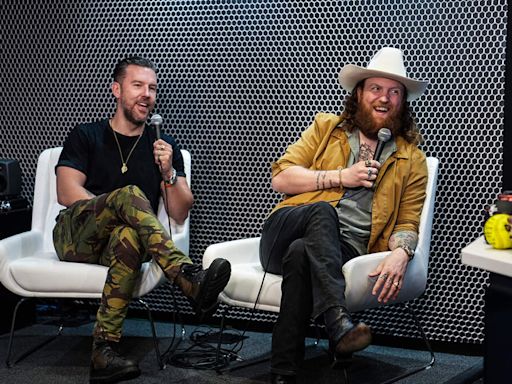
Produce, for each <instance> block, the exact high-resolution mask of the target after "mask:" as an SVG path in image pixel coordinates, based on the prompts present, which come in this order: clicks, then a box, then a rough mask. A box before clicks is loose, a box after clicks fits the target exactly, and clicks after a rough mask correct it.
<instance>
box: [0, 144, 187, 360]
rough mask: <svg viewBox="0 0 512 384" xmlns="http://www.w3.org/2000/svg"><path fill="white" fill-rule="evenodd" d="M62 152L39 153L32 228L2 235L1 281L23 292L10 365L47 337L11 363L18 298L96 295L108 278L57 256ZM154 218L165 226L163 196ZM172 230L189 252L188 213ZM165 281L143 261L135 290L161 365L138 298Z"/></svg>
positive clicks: (151, 264)
mask: <svg viewBox="0 0 512 384" xmlns="http://www.w3.org/2000/svg"><path fill="white" fill-rule="evenodd" d="M61 151H62V147H57V148H50V149H46V150H45V151H43V152H42V153H41V155H40V156H39V160H38V163H37V171H36V181H35V189H34V205H33V210H32V226H31V230H30V231H28V232H23V233H20V234H17V235H14V236H11V237H8V238H6V239H3V240H0V282H1V283H2V284H3V285H4V286H5V287H6V288H7V289H8V290H10V291H11V292H13V293H14V294H16V295H19V296H21V297H22V299H21V300H20V301H19V302H18V304H17V305H16V307H15V309H14V313H13V318H12V324H11V333H10V338H9V351H8V353H7V359H6V363H7V366H9V367H10V366H12V365H14V364H15V363H16V362H18V361H20V360H21V359H23V358H24V357H26V356H27V355H28V354H30V353H32V352H33V351H34V350H36V349H38V348H40V347H41V346H42V345H44V344H46V342H45V343H43V344H42V345H38V346H37V347H35V348H33V349H32V350H31V351H29V352H27V353H25V354H23V355H22V356H21V357H20V358H19V359H18V360H17V361H15V362H14V363H12V362H11V360H10V359H11V349H12V342H13V336H14V327H15V321H16V313H17V311H18V308H19V306H20V304H21V303H22V302H24V301H25V300H27V299H28V298H71V299H73V298H74V299H100V298H101V295H102V291H103V286H104V284H105V279H106V277H107V271H108V267H105V266H102V265H97V264H86V263H73V262H65V261H60V260H59V258H58V257H57V254H56V252H55V248H54V246H53V240H52V232H53V227H54V226H55V218H56V217H57V215H58V213H59V211H60V210H61V209H63V208H64V207H63V206H61V205H60V204H59V203H58V202H57V186H56V176H55V165H56V164H57V161H58V159H59V156H60V153H61ZM181 153H182V155H183V159H184V163H185V173H186V178H187V182H188V184H189V185H190V174H191V158H190V153H189V152H188V151H185V150H182V151H181ZM158 218H159V220H160V221H161V222H162V223H163V225H164V226H165V227H166V229H167V230H169V222H168V219H167V214H166V212H165V208H164V206H163V201H162V199H160V206H159V210H158ZM171 229H172V238H173V241H174V242H175V244H176V246H177V247H178V248H179V249H181V250H182V251H183V252H184V253H185V254H188V252H189V229H190V220H189V218H187V220H186V221H185V222H184V224H183V225H176V223H174V222H171ZM164 281H165V277H164V274H163V272H162V270H161V269H160V268H159V267H158V266H157V265H156V263H154V262H153V261H149V262H146V263H143V265H142V269H141V274H140V278H139V281H138V283H137V286H136V289H135V293H134V297H136V298H139V302H140V303H141V304H143V305H144V306H145V308H146V310H147V312H148V316H149V320H150V322H151V327H152V332H153V339H154V342H155V350H156V353H157V359H158V363H159V365H160V367H161V368H163V366H164V365H163V362H162V359H161V355H160V352H159V350H158V342H157V339H156V333H155V328H154V324H153V320H152V318H151V312H150V311H149V307H148V306H147V304H146V303H145V302H144V301H142V300H141V299H140V297H141V296H143V295H145V294H147V293H148V292H150V291H152V290H153V289H154V288H156V287H157V286H158V285H160V284H161V283H162V282H164ZM59 333H60V330H59ZM48 341H50V340H48ZM48 341H47V342H48Z"/></svg>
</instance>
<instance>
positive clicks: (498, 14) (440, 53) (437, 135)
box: [0, 0, 507, 343]
mask: <svg viewBox="0 0 512 384" xmlns="http://www.w3.org/2000/svg"><path fill="white" fill-rule="evenodd" d="M2 4H3V5H2V7H1V9H0V13H1V15H0V16H1V18H2V26H1V27H0V28H1V33H2V36H1V37H2V55H1V56H0V65H1V66H2V71H1V72H0V82H1V84H2V86H1V89H0V92H1V96H0V98H1V101H0V103H1V104H0V105H1V108H0V145H1V153H2V156H3V157H11V158H16V159H19V160H20V162H21V166H22V170H23V174H24V178H23V181H24V185H23V194H24V195H25V196H26V197H28V198H30V199H31V198H32V193H33V187H34V185H33V184H34V175H35V167H36V160H37V156H38V154H39V153H40V152H41V151H42V150H43V149H45V148H48V147H52V146H57V145H61V144H62V142H63V140H64V138H65V136H66V134H67V132H68V131H69V130H70V129H71V128H72V127H73V126H74V124H76V123H78V122H83V121H89V120H93V119H98V118H103V117H106V116H109V115H110V114H111V113H112V112H113V109H114V102H113V97H112V96H111V93H110V82H111V71H112V69H113V66H114V64H115V63H116V62H117V61H118V60H119V59H120V58H121V57H123V56H125V55H127V54H135V53H137V54H141V55H145V56H147V57H149V58H151V59H153V60H154V61H155V63H156V64H157V66H158V67H159V96H158V105H157V112H158V113H159V114H161V115H162V116H163V117H164V120H165V124H164V128H165V130H166V131H167V132H169V133H172V134H173V135H175V136H176V137H177V138H178V139H179V141H180V143H181V144H182V146H183V147H184V148H186V149H188V150H190V151H191V153H192V157H193V169H192V171H193V177H192V184H193V191H194V193H195V196H196V200H197V203H196V205H195V206H194V209H193V211H192V221H191V222H192V238H191V256H192V257H193V258H194V259H195V260H199V259H200V257H201V255H202V253H203V252H204V250H205V249H206V247H207V246H208V245H210V244H212V243H216V242H220V241H225V240H231V239H238V238H243V237H249V236H256V235H259V233H260V230H261V226H262V223H263V221H264V218H265V216H266V215H267V214H268V213H269V210H270V208H271V207H272V206H273V205H274V204H275V203H276V202H277V201H278V200H279V196H278V195H277V194H276V193H274V192H273V191H272V190H271V187H270V163H271V162H272V161H273V160H275V159H276V158H278V157H279V155H280V154H281V153H283V151H284V149H285V148H286V146H287V145H289V144H290V143H292V142H293V141H295V140H296V139H297V138H298V136H299V134H300V132H301V131H302V130H303V129H304V128H305V127H306V126H307V125H308V124H309V123H310V121H311V120H312V118H313V116H314V114H315V112H317V111H331V112H337V111H339V110H340V109H341V103H342V100H343V97H344V96H345V93H344V91H343V90H342V89H341V87H340V86H338V84H337V80H336V78H337V73H338V71H339V69H340V68H341V67H342V66H343V65H344V64H346V63H355V64H361V65H366V63H367V62H368V60H369V59H370V56H371V55H372V54H373V53H374V52H376V51H377V50H378V49H379V48H381V47H382V46H384V45H393V46H398V47H400V48H401V49H403V51H404V52H405V55H406V59H407V65H408V66H409V68H410V72H411V73H410V74H411V75H412V76H413V77H416V78H424V79H429V80H430V82H431V83H430V86H429V88H428V90H427V92H426V94H425V95H424V97H422V98H421V99H419V100H418V101H416V102H414V103H413V109H414V111H416V114H417V117H418V119H419V122H420V128H421V132H422V133H423V135H424V137H425V143H424V144H423V149H424V150H425V152H426V153H427V155H429V156H436V157H438V158H439V160H440V174H439V185H438V198H437V206H436V211H435V221H434V231H433V237H432V239H433V242H432V248H431V250H432V252H431V263H430V278H429V284H428V288H427V291H426V293H425V295H424V296H423V297H422V298H421V299H419V300H417V302H416V303H415V304H414V306H415V307H416V308H417V309H418V310H419V313H420V316H421V319H422V320H423V321H424V322H425V323H426V324H427V332H428V335H429V336H430V337H431V338H433V339H435V340H439V341H457V342H469V343H480V342H481V341H482V339H483V333H482V316H483V312H482V307H483V300H482V294H483V292H484V288H485V286H486V285H487V283H488V281H487V280H488V278H487V274H486V273H485V272H481V271H478V270H475V269H472V268H468V267H465V266H463V265H461V263H460V249H461V248H462V247H463V246H464V245H465V244H467V243H469V242H470V241H472V240H473V239H475V238H476V237H477V236H479V235H480V234H481V227H482V210H483V206H484V205H485V204H488V203H490V202H492V201H493V200H494V199H495V197H496V195H497V193H499V191H500V190H501V178H502V174H501V162H502V155H503V153H502V144H503V115H504V107H503V100H504V74H505V47H506V25H507V24H506V22H507V4H506V1H505V0H494V1H442V0H429V1H406V0H394V1H393V0H385V1H384V0H382V1H371V2H369V1H368V2H367V1H365V2H359V1H289V0H269V1H263V0H261V1H242V0H240V1H227V0H225V1H221V0H211V1H199V0H197V1H195V0H189V1H181V0H180V1H165V2H164V1H151V0H150V1H131V2H124V1H115V0H114V1H102V0H101V1H77V0H74V1H71V2H61V1H26V0H16V1H13V0H7V1H4V2H3V3H2ZM151 303H152V304H153V305H154V306H156V307H158V308H159V309H160V310H162V311H171V310H172V305H171V300H170V299H169V288H168V287H164V288H162V289H160V290H158V291H157V292H155V293H154V294H152V295H151ZM180 305H181V306H182V307H183V308H184V309H187V308H188V307H187V306H186V304H185V301H184V300H181V301H180ZM233 316H235V317H239V318H246V317H247V316H248V315H247V312H246V311H235V312H234V313H233ZM364 317H366V318H367V321H369V322H370V323H371V324H372V325H373V326H374V328H375V329H376V330H377V331H378V332H382V333H385V334H400V335H403V336H410V337H415V336H416V335H414V334H411V333H410V332H412V331H410V328H411V327H410V326H409V325H410V324H409V323H410V319H408V317H407V316H405V315H404V314H403V313H402V312H401V311H400V310H397V309H393V308H389V309H387V310H374V311H371V312H369V313H366V314H365V315H364ZM256 318H257V320H260V321H266V320H273V319H274V318H275V315H272V314H264V313H261V314H258V316H257V317H256ZM404 325H405V327H404Z"/></svg>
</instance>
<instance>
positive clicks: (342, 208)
mask: <svg viewBox="0 0 512 384" xmlns="http://www.w3.org/2000/svg"><path fill="white" fill-rule="evenodd" d="M339 81H340V83H341V85H342V86H343V88H344V89H345V90H347V91H349V92H350V93H351V94H350V95H349V96H348V97H347V99H346V101H345V108H344V111H343V113H342V114H341V115H340V116H338V115H335V114H328V113H319V114H317V115H316V117H315V120H314V122H313V124H312V125H311V126H310V127H309V128H308V129H307V130H305V131H304V132H303V133H302V135H301V138H300V139H299V140H298V141H297V142H295V143H294V144H292V145H290V146H289V147H288V149H287V150H286V153H285V154H284V155H283V156H282V157H281V158H280V159H279V160H278V161H277V162H275V163H274V164H273V165H272V187H273V188H274V190H276V191H278V192H281V193H283V194H284V200H283V201H282V202H280V203H279V204H278V205H277V206H276V207H275V208H274V209H273V211H272V212H271V214H270V216H269V217H268V219H267V220H266V222H265V225H264V228H263V232H262V239H261V243H260V247H261V248H260V261H261V264H262V266H263V268H264V269H265V270H266V271H268V272H270V273H275V274H282V275H283V283H282V299H281V307H280V313H279V318H278V321H277V323H276V325H275V327H274V330H273V337H272V359H271V372H272V382H273V383H294V382H295V380H296V379H295V377H296V374H297V371H298V368H299V365H300V363H301V361H302V360H303V357H304V340H305V333H306V329H307V326H308V324H309V322H310V319H311V318H313V319H319V320H323V322H324V323H325V326H326V331H327V334H328V336H329V344H330V348H331V350H332V352H333V354H334V355H337V356H339V355H342V356H347V355H350V354H351V353H352V352H355V351H358V350H361V349H364V348H366V347H367V346H368V345H369V344H370V343H371V332H370V328H369V327H368V326H367V325H365V324H364V323H355V322H354V321H353V319H352V317H351V314H350V313H349V312H348V310H347V309H346V306H345V299H344V290H345V280H344V277H343V274H342V273H341V270H342V266H343V264H344V263H345V262H347V261H348V260H350V259H352V258H354V257H357V256H360V255H364V254H367V253H373V252H380V251H388V250H391V251H392V252H391V253H390V255H389V256H387V257H386V258H385V259H384V260H383V261H382V263H381V264H380V265H379V266H378V267H377V268H376V269H375V270H374V271H372V272H371V273H370V275H369V276H361V279H368V278H372V279H374V280H375V285H374V287H373V292H372V293H373V294H374V295H376V296H377V297H378V300H379V301H380V302H384V303H386V302H388V301H389V300H394V299H395V298H396V297H397V295H398V293H399V291H400V287H401V286H402V284H403V278H404V275H405V271H406V269H407V264H408V262H409V261H410V260H411V259H412V257H413V256H414V249H415V247H416V243H417V238H418V227H419V220H420V214H421V209H422V206H423V201H424V199H425V188H426V184H427V166H426V158H425V154H424V153H423V152H422V151H421V150H420V149H418V147H417V145H418V143H419V141H420V134H419V132H418V130H417V128H416V124H415V121H414V118H413V117H412V114H411V111H410V109H409V105H408V102H409V101H411V100H414V99H416V98H418V97H420V96H421V95H422V94H423V92H424V91H425V89H426V87H427V82H423V81H417V80H413V79H411V78H409V77H407V74H406V70H405V66H404V61H403V54H402V51H400V50H399V49H396V48H391V47H384V48H382V49H381V50H380V51H379V52H377V54H376V55H375V56H374V57H373V58H372V59H371V60H370V63H369V64H368V66H367V67H366V68H364V67H359V66H356V65H352V64H350V65H346V66H345V67H343V68H342V70H341V72H340V74H339ZM382 128H388V129H389V130H390V131H391V133H392V137H391V139H389V140H388V141H387V142H385V144H384V145H383V147H382V151H380V150H379V152H380V154H378V158H376V156H375V154H376V147H377V144H378V143H379V139H378V132H379V130H381V129H382ZM380 146H382V143H381V145H380Z"/></svg>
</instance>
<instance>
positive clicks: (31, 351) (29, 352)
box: [5, 297, 64, 368]
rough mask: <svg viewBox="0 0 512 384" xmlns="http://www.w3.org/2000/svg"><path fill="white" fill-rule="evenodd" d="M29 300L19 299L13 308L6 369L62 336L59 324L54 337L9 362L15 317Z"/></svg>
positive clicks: (25, 298)
mask: <svg viewBox="0 0 512 384" xmlns="http://www.w3.org/2000/svg"><path fill="white" fill-rule="evenodd" d="M30 299H31V298H30V297H24V298H22V299H20V300H19V301H18V302H17V303H16V307H14V312H13V314H12V321H11V332H10V334H9V346H8V347H7V357H6V359H5V364H6V365H7V368H12V367H14V365H16V364H17V363H19V362H20V361H22V360H23V359H25V358H26V357H27V356H29V355H31V354H32V353H34V352H35V351H37V350H38V349H40V348H42V347H44V346H45V345H46V344H48V343H50V342H51V341H53V340H55V339H56V338H57V337H58V336H60V335H61V334H62V329H63V328H64V326H63V324H61V325H60V326H59V329H58V331H57V334H56V335H54V336H51V337H49V338H47V339H45V340H44V341H42V342H41V343H39V344H37V345H36V346H34V347H32V348H30V349H29V350H27V351H26V352H23V353H22V354H21V355H20V356H19V357H18V358H17V359H16V360H15V361H14V362H13V361H12V360H11V355H12V347H13V344H14V328H15V325H16V315H17V314H18V309H19V308H20V306H21V304H23V303H24V302H25V301H28V300H30Z"/></svg>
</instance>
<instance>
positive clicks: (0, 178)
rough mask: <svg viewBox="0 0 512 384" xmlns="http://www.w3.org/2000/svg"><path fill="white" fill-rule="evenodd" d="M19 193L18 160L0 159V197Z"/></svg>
mask: <svg viewBox="0 0 512 384" xmlns="http://www.w3.org/2000/svg"><path fill="white" fill-rule="evenodd" d="M20 193H21V168H20V163H19V162H18V160H13V159H0V197H7V196H16V195H19V194H20Z"/></svg>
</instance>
